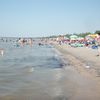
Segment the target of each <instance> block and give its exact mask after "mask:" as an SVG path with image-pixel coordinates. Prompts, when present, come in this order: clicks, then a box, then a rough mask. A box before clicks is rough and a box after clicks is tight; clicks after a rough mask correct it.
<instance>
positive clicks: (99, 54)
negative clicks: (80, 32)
mask: <svg viewBox="0 0 100 100" xmlns="http://www.w3.org/2000/svg"><path fill="white" fill-rule="evenodd" d="M96 40H97V44H98V55H97V56H100V33H98V37H97V39H96Z"/></svg>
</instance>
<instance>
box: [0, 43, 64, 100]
mask: <svg viewBox="0 0 100 100" xmlns="http://www.w3.org/2000/svg"><path fill="white" fill-rule="evenodd" d="M0 47H1V48H4V50H5V51H4V56H0V96H1V97H2V96H8V95H12V96H16V95H20V96H22V97H23V95H24V96H26V97H32V98H39V97H42V98H43V99H44V98H48V99H49V96H50V97H52V96H56V95H59V94H62V93H61V92H62V91H61V89H60V88H59V86H58V85H59V84H58V81H59V80H60V79H61V77H62V72H61V71H62V67H63V64H62V62H61V61H60V58H59V56H58V55H57V53H56V52H55V49H54V48H53V47H52V46H50V45H44V46H39V45H36V44H35V45H33V46H32V47H30V46H29V45H25V46H24V47H17V46H16V45H14V43H11V42H10V43H2V44H0ZM25 91H26V93H24V92H25ZM30 92H31V93H30ZM17 98H18V97H17ZM42 98H41V100H42ZM26 100H29V99H28V98H27V99H26ZM32 100H33V99H32Z"/></svg>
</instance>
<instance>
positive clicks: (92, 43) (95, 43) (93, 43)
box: [56, 33, 100, 56]
mask: <svg viewBox="0 0 100 100" xmlns="http://www.w3.org/2000/svg"><path fill="white" fill-rule="evenodd" d="M56 41H57V43H58V44H59V45H62V44H67V45H69V46H71V47H87V48H90V47H91V48H92V49H97V50H98V55H97V56H100V33H98V35H97V37H95V38H91V39H89V38H88V39H86V38H84V39H81V40H77V39H76V40H71V39H66V40H65V39H63V38H60V39H59V40H58V39H57V40H56Z"/></svg>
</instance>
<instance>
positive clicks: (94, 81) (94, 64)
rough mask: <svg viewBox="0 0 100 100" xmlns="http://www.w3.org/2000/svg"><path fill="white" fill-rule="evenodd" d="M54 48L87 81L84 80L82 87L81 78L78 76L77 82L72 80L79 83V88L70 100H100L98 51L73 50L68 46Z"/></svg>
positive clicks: (81, 48) (89, 49) (83, 48)
mask: <svg viewBox="0 0 100 100" xmlns="http://www.w3.org/2000/svg"><path fill="white" fill-rule="evenodd" d="M54 47H55V48H56V49H57V50H59V51H60V53H61V54H60V55H61V57H62V58H63V60H64V62H65V63H66V66H67V65H68V66H70V68H71V69H73V70H74V71H76V73H78V74H79V75H80V77H81V79H82V77H84V78H85V79H87V80H84V82H83V84H84V85H83V86H80V83H81V81H80V79H79V77H77V75H76V76H75V77H76V80H74V78H72V80H73V82H75V84H76V83H77V82H78V86H77V90H76V93H75V95H74V96H73V97H72V98H71V99H70V100H94V99H95V100H100V95H99V93H100V72H99V71H100V67H99V60H100V57H98V56H96V55H97V54H98V52H97V50H94V49H91V48H86V47H79V48H73V47H69V46H67V45H55V46H54ZM66 61H68V62H66ZM66 66H65V69H66ZM84 78H83V79H84ZM76 81H77V82H76ZM89 82H90V83H89Z"/></svg>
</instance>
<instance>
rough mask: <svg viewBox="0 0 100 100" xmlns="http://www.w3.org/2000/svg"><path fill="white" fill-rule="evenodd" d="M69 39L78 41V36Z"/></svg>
mask: <svg viewBox="0 0 100 100" xmlns="http://www.w3.org/2000/svg"><path fill="white" fill-rule="evenodd" d="M70 39H71V40H77V39H78V36H77V35H71V36H70Z"/></svg>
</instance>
